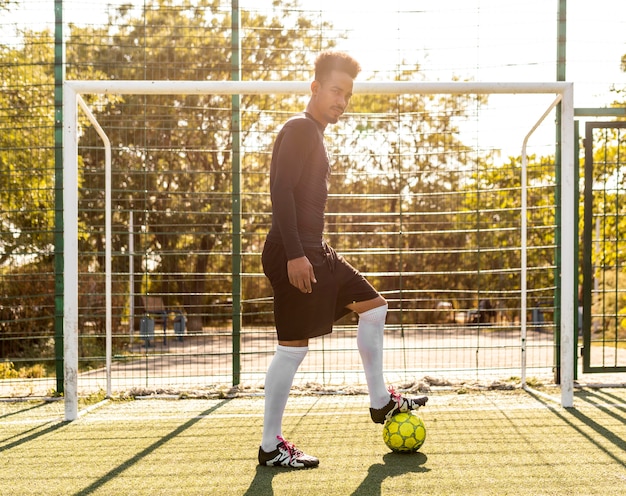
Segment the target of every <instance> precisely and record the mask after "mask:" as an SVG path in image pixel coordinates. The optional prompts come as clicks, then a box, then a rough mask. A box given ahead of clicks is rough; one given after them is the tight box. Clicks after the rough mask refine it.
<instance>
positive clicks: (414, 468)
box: [352, 451, 430, 496]
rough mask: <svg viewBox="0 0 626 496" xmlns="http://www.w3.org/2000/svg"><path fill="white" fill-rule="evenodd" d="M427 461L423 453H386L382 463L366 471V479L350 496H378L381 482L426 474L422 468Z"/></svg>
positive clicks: (426, 469)
mask: <svg viewBox="0 0 626 496" xmlns="http://www.w3.org/2000/svg"><path fill="white" fill-rule="evenodd" d="M427 460H428V457H427V456H426V455H425V454H424V453H420V452H419V451H418V452H417V453H410V454H401V453H387V454H386V455H385V456H383V463H375V464H374V465H371V466H370V468H369V469H368V470H367V477H365V479H363V482H361V484H360V485H359V487H357V488H356V490H355V491H354V492H353V493H352V496H379V495H380V494H381V491H382V485H383V481H384V480H385V479H387V478H389V477H396V476H398V475H403V474H408V473H409V472H428V471H430V469H429V468H426V467H423V466H422V465H424V464H425V463H426V461H427Z"/></svg>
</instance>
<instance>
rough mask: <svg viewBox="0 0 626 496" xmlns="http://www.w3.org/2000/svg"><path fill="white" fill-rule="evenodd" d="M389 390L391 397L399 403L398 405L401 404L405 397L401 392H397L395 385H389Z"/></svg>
mask: <svg viewBox="0 0 626 496" xmlns="http://www.w3.org/2000/svg"><path fill="white" fill-rule="evenodd" d="M388 390H389V394H390V395H391V399H393V400H394V401H395V402H396V403H397V404H398V406H401V405H402V401H403V399H404V398H402V396H401V395H400V393H397V392H396V390H395V389H394V388H393V386H389V388H388Z"/></svg>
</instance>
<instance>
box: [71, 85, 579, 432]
mask: <svg viewBox="0 0 626 496" xmlns="http://www.w3.org/2000/svg"><path fill="white" fill-rule="evenodd" d="M308 92H309V84H308V83H301V82H293V83H285V82H275V83H273V82H209V81H199V82H198V81H176V82H175V81H159V82H155V81H68V82H66V83H65V86H64V115H63V120H64V130H65V131H64V174H63V182H64V184H63V199H64V265H65V272H64V296H63V297H64V361H65V365H64V374H65V377H64V387H65V391H64V393H65V412H66V418H67V419H68V420H71V419H74V418H76V416H77V398H78V394H79V393H80V392H84V391H89V390H90V389H106V391H107V394H109V395H110V394H111V392H112V390H116V391H119V390H125V389H131V388H132V389H135V390H137V389H141V388H144V389H146V390H166V391H167V390H179V391H180V390H183V389H194V388H202V387H204V386H206V384H231V385H232V384H235V385H238V384H255V383H259V382H262V378H263V376H264V373H265V370H266V369H267V364H268V361H269V359H270V358H271V355H272V354H273V351H274V348H275V334H274V331H273V327H272V323H273V315H272V295H271V288H270V287H269V285H268V282H267V281H266V279H265V277H264V275H263V272H262V268H261V263H260V252H261V250H262V246H263V241H264V236H265V234H266V232H267V230H268V229H269V224H270V223H271V210H270V201H269V188H268V184H269V162H270V158H271V146H272V143H273V139H274V137H275V135H276V132H277V131H278V130H279V128H280V125H281V124H282V122H284V120H285V119H286V118H287V117H288V116H289V115H291V114H293V113H295V112H298V111H301V110H302V109H303V108H304V105H305V104H306V98H307V94H308ZM549 116H552V117H553V118H555V117H556V118H557V120H558V122H560V127H558V128H557V131H558V134H557V133H555V128H554V126H553V125H550V124H551V123H550V122H546V121H547V120H549V119H546V118H547V117H549ZM573 129H574V128H573V103H572V86H571V84H569V83H461V82H458V83H412V82H359V83H355V88H354V96H353V98H352V101H351V104H350V107H349V110H348V112H347V113H346V115H345V116H344V117H343V119H342V121H341V122H340V123H339V124H337V125H335V126H331V127H329V128H328V129H327V132H326V137H325V140H326V144H327V149H328V151H329V154H330V161H331V164H332V169H333V170H332V179H331V185H330V196H329V200H328V205H327V217H326V237H327V238H328V239H329V241H330V243H331V244H332V245H333V246H334V247H335V248H336V249H337V250H338V252H340V253H341V254H342V255H344V256H345V257H346V258H347V259H348V260H349V261H350V262H351V263H352V264H353V265H355V266H356V267H357V268H359V269H360V270H361V271H362V272H363V273H364V275H365V276H366V277H367V278H368V279H369V280H370V281H371V282H372V283H373V284H374V286H375V287H376V288H377V289H378V290H379V291H380V292H381V293H382V294H383V295H384V296H385V298H386V299H387V300H388V301H389V306H390V311H389V315H388V320H387V329H386V338H385V339H386V341H385V375H386V377H387V378H388V380H390V381H401V382H402V383H417V382H419V381H420V380H424V377H428V378H429V379H428V380H430V381H431V383H433V382H436V381H442V382H444V383H445V382H447V381H449V382H454V381H476V380H477V381H494V380H502V379H510V378H511V377H517V378H518V379H519V380H521V381H522V384H523V385H524V384H525V382H526V377H527V375H528V374H529V375H532V376H537V377H539V376H542V375H550V374H551V373H552V371H553V370H554V368H555V367H557V366H558V367H559V368H560V380H561V402H562V404H563V405H565V406H570V405H571V403H572V385H573V360H574V357H573V353H574V344H573V339H574V329H573V327H574V326H573V323H574V293H575V290H574V284H575V283H574V280H575V263H574V246H575V238H576V234H575V227H574V220H575V217H574V211H575V208H574V205H575V203H574V180H575V174H574V143H573V140H574V131H573ZM559 136H560V138H559ZM559 140H560V141H559ZM555 156H557V157H559V160H556V159H555ZM355 330H356V326H355V320H354V318H352V317H351V316H348V317H346V318H344V319H343V320H342V321H340V322H338V323H337V327H336V331H335V332H334V333H333V334H332V335H330V336H326V337H324V338H321V339H319V340H315V342H312V343H311V351H310V353H309V357H308V358H307V362H306V363H305V364H303V367H302V370H301V372H300V375H299V376H298V379H299V380H301V381H302V382H305V383H309V384H311V383H314V384H318V385H321V386H334V387H338V386H340V385H346V384H359V383H361V384H362V383H363V377H361V375H360V370H361V366H360V362H359V359H358V354H357V352H356V343H355V340H354V339H353V338H354V335H355ZM102 350H104V351H102Z"/></svg>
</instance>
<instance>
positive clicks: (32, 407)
mask: <svg viewBox="0 0 626 496" xmlns="http://www.w3.org/2000/svg"><path fill="white" fill-rule="evenodd" d="M48 403H49V402H48V401H43V402H41V403H37V404H35V405H32V404H26V405H24V408H21V409H19V410H15V411H14V412H9V413H5V414H4V415H0V419H5V418H7V417H12V416H14V415H21V414H23V413H25V412H29V411H31V410H36V409H37V408H41V407H43V406H46V405H48Z"/></svg>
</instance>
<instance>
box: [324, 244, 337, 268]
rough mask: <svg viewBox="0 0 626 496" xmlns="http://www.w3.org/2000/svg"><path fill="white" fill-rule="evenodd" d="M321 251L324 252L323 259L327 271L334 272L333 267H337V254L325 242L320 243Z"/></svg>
mask: <svg viewBox="0 0 626 496" xmlns="http://www.w3.org/2000/svg"><path fill="white" fill-rule="evenodd" d="M322 251H323V252H324V259H325V260H326V264H327V265H328V270H330V271H331V272H335V266H336V265H337V252H336V251H335V250H333V249H332V248H331V247H330V246H329V245H328V243H326V241H323V242H322Z"/></svg>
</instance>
